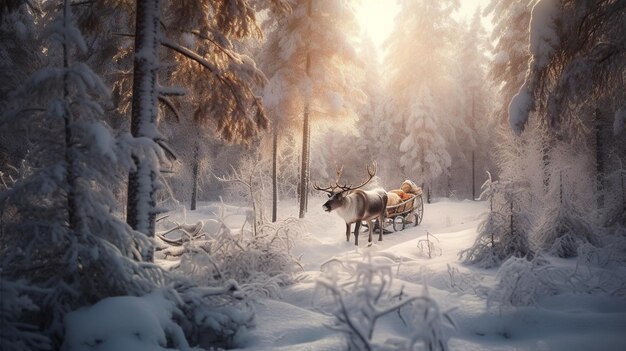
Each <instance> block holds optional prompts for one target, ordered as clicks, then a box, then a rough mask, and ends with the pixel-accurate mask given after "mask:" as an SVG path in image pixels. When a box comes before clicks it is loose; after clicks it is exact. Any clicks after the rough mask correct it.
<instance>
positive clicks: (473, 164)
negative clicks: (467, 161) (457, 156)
mask: <svg viewBox="0 0 626 351" xmlns="http://www.w3.org/2000/svg"><path fill="white" fill-rule="evenodd" d="M474 154H475V153H474V150H472V201H475V200H476V160H475V155H474Z"/></svg>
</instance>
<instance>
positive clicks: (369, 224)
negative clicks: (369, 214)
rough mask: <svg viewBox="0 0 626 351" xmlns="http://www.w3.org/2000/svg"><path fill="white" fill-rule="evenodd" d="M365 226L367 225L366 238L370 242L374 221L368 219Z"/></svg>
mask: <svg viewBox="0 0 626 351" xmlns="http://www.w3.org/2000/svg"><path fill="white" fill-rule="evenodd" d="M367 226H368V227H369V239H368V240H367V242H369V243H371V242H372V233H373V232H374V229H373V228H374V221H373V220H370V221H367Z"/></svg>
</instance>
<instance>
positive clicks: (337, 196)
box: [313, 163, 387, 246]
mask: <svg viewBox="0 0 626 351" xmlns="http://www.w3.org/2000/svg"><path fill="white" fill-rule="evenodd" d="M342 170H343V167H342V168H341V169H337V178H336V181H335V185H330V186H328V187H326V188H320V187H319V186H318V185H317V183H315V184H314V185H313V188H315V189H316V190H319V191H325V192H327V193H328V197H329V199H328V201H326V203H325V204H324V205H322V207H323V208H324V210H325V211H326V212H331V211H333V210H337V214H338V215H339V216H341V218H343V220H344V221H346V241H350V225H351V224H352V223H356V225H355V227H354V245H357V246H358V245H359V229H360V228H361V221H367V222H368V228H369V240H368V242H372V231H373V228H374V225H373V221H374V220H375V219H378V221H379V222H378V223H380V225H379V228H380V236H379V237H378V241H382V240H383V223H385V209H386V207H387V192H385V190H383V189H375V190H369V191H366V190H361V189H359V188H361V187H363V186H364V185H365V184H367V183H369V181H370V180H372V178H374V175H375V174H376V163H373V164H372V167H371V168H370V166H368V167H367V173H368V174H369V178H368V179H367V180H365V181H363V182H362V183H361V185H359V186H348V185H345V184H344V185H339V178H340V177H341V173H342Z"/></svg>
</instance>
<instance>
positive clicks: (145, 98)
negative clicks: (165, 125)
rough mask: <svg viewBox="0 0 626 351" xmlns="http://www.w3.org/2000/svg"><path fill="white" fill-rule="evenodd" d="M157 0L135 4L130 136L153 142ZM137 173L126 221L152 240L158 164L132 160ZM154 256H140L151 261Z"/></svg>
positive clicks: (132, 179) (130, 188)
mask: <svg viewBox="0 0 626 351" xmlns="http://www.w3.org/2000/svg"><path fill="white" fill-rule="evenodd" d="M159 3H160V0H137V15H136V20H135V59H134V67H133V101H132V104H133V105H132V119H131V134H132V135H133V136H134V137H148V138H155V137H156V132H157V126H156V117H157V94H158V92H157V89H156V84H157V70H158V68H159V60H158V51H157V48H158V41H159ZM133 159H134V161H135V166H136V169H135V170H134V171H133V172H131V173H130V175H129V177H128V207H127V213H126V221H127V222H128V224H129V225H130V226H131V227H132V228H133V229H135V230H137V231H140V232H142V233H144V234H146V235H147V236H149V237H154V226H155V218H156V199H155V197H156V196H155V195H156V189H157V186H156V182H157V173H156V172H157V171H158V160H155V159H150V158H143V159H140V158H139V157H136V156H135V157H133ZM153 255H154V252H153V251H152V250H149V252H146V253H143V256H144V257H143V259H144V260H146V261H152V260H153Z"/></svg>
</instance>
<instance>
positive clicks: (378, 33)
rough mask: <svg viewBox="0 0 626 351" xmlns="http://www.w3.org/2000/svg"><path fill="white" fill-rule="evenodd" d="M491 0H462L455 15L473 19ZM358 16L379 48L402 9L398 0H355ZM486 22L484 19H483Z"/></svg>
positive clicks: (361, 24) (363, 27) (365, 33)
mask: <svg viewBox="0 0 626 351" xmlns="http://www.w3.org/2000/svg"><path fill="white" fill-rule="evenodd" d="M490 1H491V0H461V1H460V4H461V7H460V8H459V9H458V11H456V13H455V14H454V15H453V16H455V17H456V18H457V19H463V18H465V19H467V20H471V18H472V16H473V15H474V12H475V11H476V8H477V7H478V6H480V7H481V9H484V8H485V7H486V6H487V5H489V2H490ZM355 2H356V6H355V8H356V18H357V20H358V21H359V25H360V26H361V31H362V32H363V33H364V35H366V36H369V37H371V38H372V40H373V41H374V44H376V46H377V47H378V49H379V50H382V47H381V46H382V44H383V43H384V42H385V40H386V39H387V38H388V37H389V35H390V34H391V31H392V30H393V26H394V21H395V17H396V14H397V13H398V11H399V10H400V6H399V5H398V1H397V0H355ZM483 23H484V21H483Z"/></svg>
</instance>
